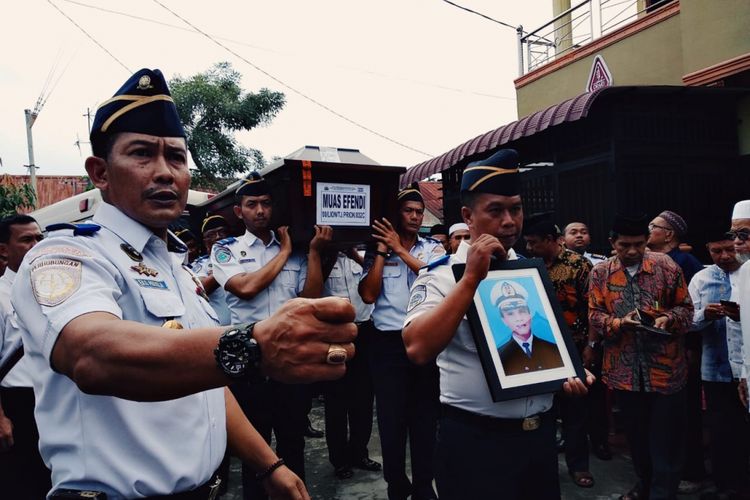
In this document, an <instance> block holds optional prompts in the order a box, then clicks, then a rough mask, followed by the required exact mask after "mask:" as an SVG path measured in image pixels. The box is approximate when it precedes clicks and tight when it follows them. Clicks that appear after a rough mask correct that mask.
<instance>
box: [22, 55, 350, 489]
mask: <svg viewBox="0 0 750 500" xmlns="http://www.w3.org/2000/svg"><path fill="white" fill-rule="evenodd" d="M91 143H92V147H93V151H94V155H95V156H92V157H89V158H87V159H86V171H87V173H88V175H89V177H90V178H91V181H92V183H93V184H94V185H95V186H96V187H97V188H99V189H100V190H101V193H102V198H103V203H102V205H101V206H100V207H99V208H98V209H97V212H96V214H95V215H94V219H93V221H92V223H89V224H84V225H80V226H73V225H69V224H64V225H61V227H58V228H48V229H49V230H50V233H49V237H48V238H47V239H46V240H44V241H43V242H41V243H40V244H38V245H37V246H36V247H35V248H34V249H33V250H32V251H30V252H29V253H28V254H27V255H26V257H25V259H24V261H23V264H22V265H21V267H20V268H19V271H18V276H17V278H16V281H15V283H14V285H13V288H12V291H11V303H12V304H13V307H14V308H15V310H16V312H17V315H18V319H19V327H20V328H21V329H22V337H23V344H24V349H25V356H28V358H29V362H30V364H31V366H32V373H34V379H33V382H34V392H35V396H36V403H37V404H36V409H35V416H36V420H37V423H38V426H39V433H40V451H41V454H42V457H43V459H44V461H45V463H46V465H47V466H48V467H49V468H50V469H51V471H52V487H53V489H54V491H52V492H51V493H50V494H49V496H48V498H51V499H55V498H63V497H64V498H70V497H69V496H64V495H69V493H65V492H63V491H59V490H67V489H73V490H78V492H77V494H78V495H79V496H82V497H87V496H88V497H91V496H92V494H91V493H89V492H90V491H100V492H102V493H104V494H106V495H107V498H108V499H110V500H121V499H130V498H149V497H159V498H190V499H193V498H195V499H199V498H204V499H208V498H210V497H211V498H212V497H213V495H215V494H216V489H217V488H218V484H217V482H216V481H215V479H214V477H213V476H214V471H215V470H216V468H217V467H218V465H219V462H220V461H221V459H222V457H223V456H224V451H225V448H226V446H227V444H228V445H229V446H230V447H231V448H232V450H233V451H234V452H235V453H236V454H237V455H238V456H239V457H241V458H242V459H243V460H245V461H248V462H252V463H253V464H254V466H255V470H256V471H257V472H258V474H259V477H261V478H263V480H264V485H265V486H266V488H267V489H268V490H269V491H271V492H273V493H274V494H275V495H276V496H280V497H283V498H300V497H302V498H309V496H308V495H307V492H306V489H305V486H304V484H303V483H302V481H301V480H300V478H299V477H297V476H296V475H295V474H294V473H293V472H292V471H290V470H289V469H288V468H287V467H285V466H284V464H283V461H279V459H278V457H277V456H276V455H275V454H274V453H273V451H272V450H271V449H270V448H269V447H268V445H267V444H266V443H265V442H264V441H263V439H262V438H261V436H260V435H259V434H258V433H257V432H256V431H255V429H254V428H253V427H252V426H251V425H250V424H249V422H248V421H247V419H246V418H245V417H244V415H243V414H242V412H241V410H240V408H239V406H238V405H237V402H236V401H235V400H234V398H233V397H232V396H231V393H229V392H228V391H225V390H224V389H223V388H222V387H223V386H224V385H226V384H227V383H229V382H230V381H231V380H235V379H236V378H238V377H257V376H261V374H265V375H268V376H272V377H276V378H279V379H282V380H287V381H299V380H310V379H312V380H316V379H330V378H335V377H340V376H341V375H343V371H344V370H343V366H341V365H339V366H333V365H331V364H330V362H331V360H330V359H329V358H330V356H328V355H327V354H326V353H327V351H328V345H329V344H330V343H331V342H342V343H344V344H343V345H344V346H346V348H347V349H352V348H353V346H351V345H350V343H348V342H350V341H351V339H352V338H353V337H354V325H353V324H350V325H349V324H346V323H344V327H343V328H342V327H341V326H340V325H339V323H338V321H341V320H343V321H344V322H345V321H346V320H347V319H352V318H353V315H354V312H353V310H352V309H351V307H350V306H348V305H346V304H336V303H320V304H317V305H313V304H310V303H308V302H306V301H299V302H296V303H293V304H289V305H288V307H286V308H285V310H283V311H279V313H278V314H277V315H276V317H274V318H271V319H269V321H264V322H259V323H257V324H255V325H236V326H233V327H229V328H228V329H227V328H226V327H219V326H218V323H217V321H216V315H215V313H214V311H213V309H212V308H211V307H210V306H209V304H208V302H207V299H206V298H205V296H204V294H203V293H202V288H200V285H199V282H197V277H195V276H194V275H193V274H192V273H191V272H190V271H189V270H188V269H187V267H186V266H185V265H184V263H185V258H186V250H187V249H186V248H185V247H184V245H182V244H181V243H180V242H179V241H178V240H176V238H175V237H174V235H172V234H171V233H169V231H168V230H167V228H168V227H169V225H170V224H171V223H173V222H174V221H175V220H177V218H178V217H179V216H180V215H181V214H182V211H183V210H184V208H185V204H186V202H187V193H188V187H189V183H190V173H189V170H188V163H187V158H188V152H187V145H186V141H185V133H184V130H183V129H182V125H181V124H180V122H179V117H178V116H177V110H176V108H175V105H174V103H173V101H172V98H171V96H170V95H169V90H168V88H167V85H166V81H165V80H164V77H163V75H162V73H161V72H160V71H159V70H148V69H142V70H140V71H138V72H136V73H135V74H134V75H133V76H131V77H130V78H129V79H128V80H127V81H126V82H125V84H124V85H123V86H122V87H121V88H120V90H118V92H117V93H116V94H115V96H114V97H113V98H112V99H110V100H108V101H105V102H104V103H103V104H102V105H101V106H100V107H99V109H98V110H97V113H96V117H95V120H94V124H93V127H92V132H91ZM327 300H335V299H327ZM312 310H316V311H317V315H318V316H322V317H321V319H323V320H324V324H325V329H326V330H327V331H326V332H325V333H324V332H323V331H322V330H321V331H318V332H317V333H315V332H310V331H308V332H304V331H303V330H305V329H306V328H310V327H313V326H314V324H315V323H314V317H316V314H314V313H312ZM326 310H327V312H326ZM329 321H333V322H334V323H330V322H329ZM283 324H287V325H289V324H294V325H295V326H294V327H293V328H282V327H281V326H280V325H283ZM303 325H310V326H303ZM311 333H312V337H311V335H310V334H311ZM279 335H282V336H283V337H284V338H285V345H287V344H286V342H287V340H291V341H292V344H293V345H294V346H296V347H292V351H296V356H293V357H294V358H297V357H298V356H300V355H301V356H302V357H301V358H300V361H301V363H302V364H301V365H300V368H301V369H296V367H290V364H289V359H280V358H278V355H279V354H282V353H280V352H279V349H278V345H277V344H278V336H279ZM299 335H301V337H300V336H299ZM295 338H296V340H294V339H295ZM303 338H304V342H305V344H304V351H301V349H302V348H303V346H302V339H303ZM347 338H348V339H349V340H346V339H347ZM313 339H315V340H313ZM311 351H315V353H314V354H312V352H311ZM305 353H311V356H306V355H305ZM347 354H348V355H350V354H351V351H347ZM83 490H86V492H83Z"/></svg>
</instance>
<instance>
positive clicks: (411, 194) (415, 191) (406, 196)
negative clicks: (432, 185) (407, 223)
mask: <svg viewBox="0 0 750 500" xmlns="http://www.w3.org/2000/svg"><path fill="white" fill-rule="evenodd" d="M396 199H397V200H398V202H399V203H405V202H407V201H418V202H420V203H424V198H422V193H421V192H420V191H419V184H418V183H416V182H412V183H411V185H409V186H406V187H405V188H404V189H402V190H401V191H399V192H398V195H397V196H396Z"/></svg>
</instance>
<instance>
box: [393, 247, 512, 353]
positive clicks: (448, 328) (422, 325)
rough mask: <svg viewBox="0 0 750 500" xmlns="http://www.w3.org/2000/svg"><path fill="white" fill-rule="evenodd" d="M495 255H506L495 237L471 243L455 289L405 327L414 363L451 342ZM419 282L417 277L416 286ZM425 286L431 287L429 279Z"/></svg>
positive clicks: (405, 336)
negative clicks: (464, 268) (463, 270)
mask: <svg viewBox="0 0 750 500" xmlns="http://www.w3.org/2000/svg"><path fill="white" fill-rule="evenodd" d="M493 254H500V255H502V256H505V249H504V248H503V245H502V243H500V241H499V240H498V239H497V238H495V237H494V236H490V235H488V234H483V235H481V236H480V237H479V238H477V240H476V241H474V242H472V244H471V248H470V249H469V253H468V256H467V260H466V271H465V272H464V275H463V276H462V277H461V279H460V280H459V281H458V283H456V287H455V288H454V289H453V290H451V292H450V293H449V294H448V295H447V296H446V297H445V298H444V299H443V300H441V301H440V302H439V303H438V304H437V305H436V306H435V307H434V308H432V309H430V310H428V311H426V312H424V313H422V314H419V315H418V316H416V317H414V318H413V319H412V320H411V321H410V322H409V323H408V324H407V325H406V326H405V327H404V330H403V338H404V345H406V354H407V356H408V357H409V359H410V360H411V361H412V362H414V363H416V364H426V363H429V362H430V361H432V360H433V359H435V358H436V357H437V355H438V354H440V352H441V351H442V350H443V349H445V347H446V346H447V345H448V344H449V343H450V341H451V339H452V338H453V335H454V334H455V333H456V330H457V329H458V326H459V324H460V323H461V320H462V319H463V317H464V315H465V314H466V311H467V310H468V309H469V306H470V305H471V301H472V300H473V298H474V293H475V292H476V289H477V286H479V282H480V281H482V280H483V279H484V278H485V277H486V276H487V270H488V269H489V267H490V258H491V257H492V255H493ZM420 283H421V280H420V279H419V278H418V279H417V281H415V283H414V285H415V286H416V285H418V284H420ZM425 286H426V287H430V286H431V285H430V283H429V281H428V280H427V283H426V284H425ZM428 293H429V289H428Z"/></svg>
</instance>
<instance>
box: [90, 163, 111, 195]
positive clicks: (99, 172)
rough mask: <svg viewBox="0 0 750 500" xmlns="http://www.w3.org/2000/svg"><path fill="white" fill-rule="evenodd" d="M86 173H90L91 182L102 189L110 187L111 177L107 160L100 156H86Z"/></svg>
mask: <svg viewBox="0 0 750 500" xmlns="http://www.w3.org/2000/svg"><path fill="white" fill-rule="evenodd" d="M85 165H86V173H87V174H89V179H91V183H92V184H93V185H94V186H95V187H97V188H99V190H101V191H106V190H107V188H108V187H109V177H108V176H107V161H106V160H105V159H104V158H99V157H98V156H89V157H88V158H86V164H85Z"/></svg>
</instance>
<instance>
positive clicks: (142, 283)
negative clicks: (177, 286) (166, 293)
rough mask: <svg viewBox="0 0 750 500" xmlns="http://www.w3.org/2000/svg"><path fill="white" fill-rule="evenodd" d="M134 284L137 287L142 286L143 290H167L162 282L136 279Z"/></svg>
mask: <svg viewBox="0 0 750 500" xmlns="http://www.w3.org/2000/svg"><path fill="white" fill-rule="evenodd" d="M135 282H136V283H138V286H142V287H143V288H155V289H157V290H169V288H168V287H167V284H166V283H165V282H164V281H157V280H144V279H136V280H135Z"/></svg>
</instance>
